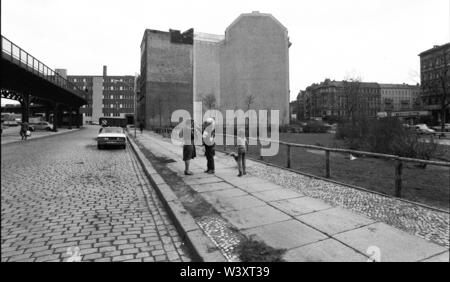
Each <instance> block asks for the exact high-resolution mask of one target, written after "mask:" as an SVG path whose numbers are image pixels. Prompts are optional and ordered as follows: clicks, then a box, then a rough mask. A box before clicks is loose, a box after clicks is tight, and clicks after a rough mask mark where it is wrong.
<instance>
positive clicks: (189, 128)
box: [180, 120, 199, 175]
mask: <svg viewBox="0 0 450 282" xmlns="http://www.w3.org/2000/svg"><path fill="white" fill-rule="evenodd" d="M198 134H199V130H198V128H197V127H196V126H195V123H194V120H187V121H186V123H185V126H184V128H183V129H182V130H181V131H180V137H182V138H183V141H184V145H183V161H184V174H185V175H192V174H193V173H192V172H191V171H190V170H189V164H190V160H192V159H194V158H195V157H196V156H197V154H196V151H195V136H198Z"/></svg>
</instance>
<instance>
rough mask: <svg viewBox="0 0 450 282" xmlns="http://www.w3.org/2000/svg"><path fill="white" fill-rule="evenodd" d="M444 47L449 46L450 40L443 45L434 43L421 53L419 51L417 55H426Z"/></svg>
mask: <svg viewBox="0 0 450 282" xmlns="http://www.w3.org/2000/svg"><path fill="white" fill-rule="evenodd" d="M445 48H450V42H449V43H446V44H443V45H435V46H434V47H433V48H431V49H428V50H426V51H423V52H422V53H420V54H419V56H420V57H422V56H424V55H428V54H431V53H433V52H436V51H440V50H442V49H445Z"/></svg>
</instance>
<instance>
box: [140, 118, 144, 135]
mask: <svg viewBox="0 0 450 282" xmlns="http://www.w3.org/2000/svg"><path fill="white" fill-rule="evenodd" d="M139 129H140V130H141V134H142V131H144V122H143V121H141V122H140V123H139Z"/></svg>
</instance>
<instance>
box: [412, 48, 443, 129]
mask: <svg viewBox="0 0 450 282" xmlns="http://www.w3.org/2000/svg"><path fill="white" fill-rule="evenodd" d="M419 56H420V79H421V85H422V103H423V105H424V109H425V110H428V111H431V114H432V119H433V122H434V123H438V122H440V121H441V119H442V118H444V117H442V112H441V109H442V108H443V107H445V109H446V110H445V121H446V122H450V105H448V104H449V103H450V43H447V44H444V45H441V46H434V47H433V48H431V49H429V50H426V51H424V52H422V53H420V54H419ZM442 97H445V99H444V100H442ZM445 105H446V106H445Z"/></svg>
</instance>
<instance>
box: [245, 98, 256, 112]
mask: <svg viewBox="0 0 450 282" xmlns="http://www.w3.org/2000/svg"><path fill="white" fill-rule="evenodd" d="M255 100H256V96H255V95H254V94H249V95H247V96H246V97H245V99H244V104H245V107H246V110H247V111H248V110H250V109H251V108H252V105H253V104H254V103H255Z"/></svg>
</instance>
